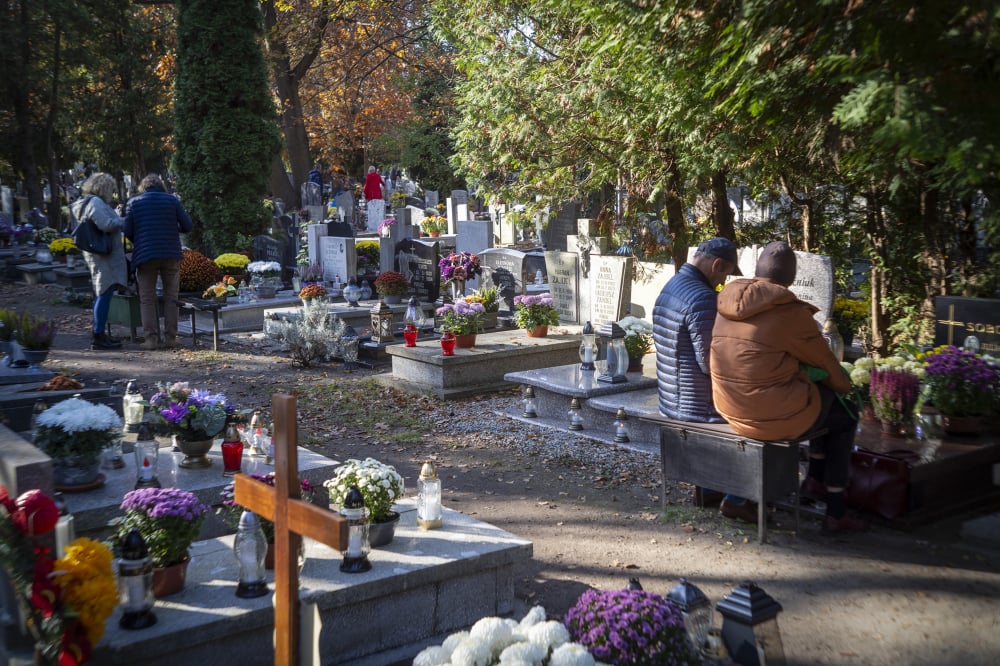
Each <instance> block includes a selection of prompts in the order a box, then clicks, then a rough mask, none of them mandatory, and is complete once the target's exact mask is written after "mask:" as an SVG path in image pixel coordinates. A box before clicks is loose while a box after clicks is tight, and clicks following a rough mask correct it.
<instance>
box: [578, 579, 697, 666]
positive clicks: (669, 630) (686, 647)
mask: <svg viewBox="0 0 1000 666" xmlns="http://www.w3.org/2000/svg"><path fill="white" fill-rule="evenodd" d="M563 621H564V622H565V624H566V627H567V628H568V629H569V635H570V638H571V639H572V640H574V641H577V642H579V643H580V644H582V645H583V646H584V647H586V648H587V649H588V650H590V653H591V654H592V655H593V656H594V659H597V660H598V661H601V662H604V663H608V664H681V663H700V659H699V657H698V655H697V654H695V653H694V652H693V646H692V644H691V641H690V640H689V639H688V635H687V632H686V631H685V628H684V619H683V617H682V616H681V612H680V610H679V609H678V608H677V606H675V605H674V604H673V603H672V602H670V601H668V600H666V599H664V598H663V597H661V596H660V595H658V594H655V593H653V592H646V591H644V590H587V591H586V592H584V593H583V594H582V595H580V598H579V599H578V600H577V602H576V604H575V605H574V606H573V607H572V608H570V609H569V611H567V613H566V616H565V618H564V619H563Z"/></svg>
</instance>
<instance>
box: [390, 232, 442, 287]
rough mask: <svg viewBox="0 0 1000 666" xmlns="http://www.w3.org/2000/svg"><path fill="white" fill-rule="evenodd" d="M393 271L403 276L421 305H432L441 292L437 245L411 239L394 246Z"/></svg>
mask: <svg viewBox="0 0 1000 666" xmlns="http://www.w3.org/2000/svg"><path fill="white" fill-rule="evenodd" d="M395 269H396V270H397V271H399V272H400V273H402V274H403V277H405V278H406V281H407V282H409V283H410V286H411V287H412V289H413V295H414V296H416V297H417V299H418V300H419V301H420V302H421V303H433V302H434V301H436V300H437V299H438V295H439V292H440V291H441V271H440V270H439V269H438V244H437V243H436V242H432V243H427V242H424V241H419V240H415V239H412V238H409V239H406V240H403V241H400V242H399V243H398V244H397V245H396V259H395Z"/></svg>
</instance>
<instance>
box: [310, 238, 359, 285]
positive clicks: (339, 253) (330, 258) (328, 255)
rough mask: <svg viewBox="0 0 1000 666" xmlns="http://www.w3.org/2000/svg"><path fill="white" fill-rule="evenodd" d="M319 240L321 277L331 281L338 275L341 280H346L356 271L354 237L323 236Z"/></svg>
mask: <svg viewBox="0 0 1000 666" xmlns="http://www.w3.org/2000/svg"><path fill="white" fill-rule="evenodd" d="M319 240H320V260H321V263H322V264H323V279H324V280H331V281H332V280H334V279H336V276H338V275H339V276H340V281H341V282H347V279H348V278H349V277H352V276H353V275H354V274H355V272H356V271H357V268H356V267H357V265H358V262H357V259H356V253H355V250H354V239H353V238H339V237H331V236H323V237H322V238H320V239H319Z"/></svg>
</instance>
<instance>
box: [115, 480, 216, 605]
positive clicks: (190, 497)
mask: <svg viewBox="0 0 1000 666" xmlns="http://www.w3.org/2000/svg"><path fill="white" fill-rule="evenodd" d="M121 509H122V510H123V511H124V512H125V515H124V516H122V517H121V518H119V519H116V520H115V521H113V527H114V528H115V536H116V538H117V541H118V542H119V543H121V541H122V540H123V539H124V538H125V536H126V535H127V534H128V533H129V531H130V530H131V529H133V528H135V529H137V530H139V534H141V535H142V538H143V540H144V541H145V542H146V546H147V547H148V548H149V557H150V559H151V560H152V561H153V567H155V568H157V569H161V570H164V569H171V571H161V572H159V574H158V573H157V572H156V571H155V570H154V572H153V594H154V595H155V596H157V597H163V596H167V595H168V594H173V593H174V592H179V591H180V590H181V589H183V588H184V577H185V574H186V570H187V565H188V562H189V561H190V556H189V555H188V549H189V548H190V547H191V544H192V543H194V540H195V539H197V538H198V532H199V531H201V526H202V523H204V522H205V515H206V514H207V513H208V506H207V505H206V504H205V503H204V502H202V501H201V500H200V499H198V496H197V495H195V494H194V493H191V492H188V491H186V490H181V489H180V488H139V489H138V490H131V491H129V492H127V493H125V497H124V499H123V500H122V503H121Z"/></svg>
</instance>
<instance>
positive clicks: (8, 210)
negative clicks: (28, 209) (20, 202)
mask: <svg viewBox="0 0 1000 666" xmlns="http://www.w3.org/2000/svg"><path fill="white" fill-rule="evenodd" d="M0 210H2V212H3V214H4V215H6V216H7V217H9V218H10V219H11V221H13V220H14V192H13V191H12V190H11V189H10V188H9V187H7V186H6V185H4V186H3V187H0Z"/></svg>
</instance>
